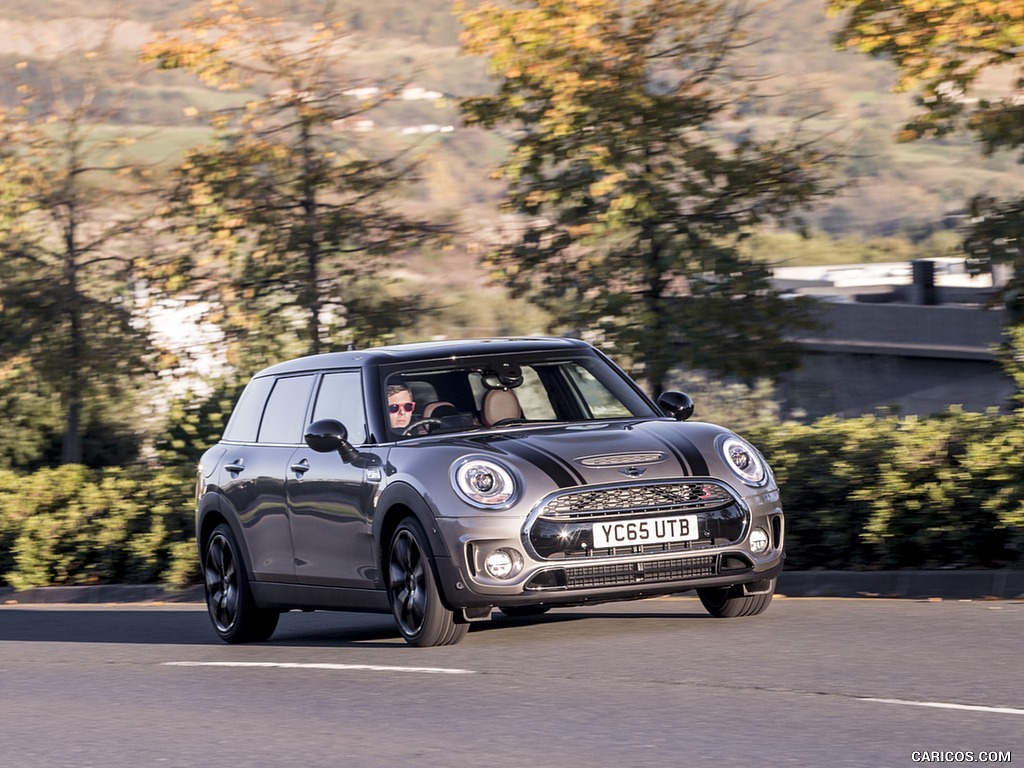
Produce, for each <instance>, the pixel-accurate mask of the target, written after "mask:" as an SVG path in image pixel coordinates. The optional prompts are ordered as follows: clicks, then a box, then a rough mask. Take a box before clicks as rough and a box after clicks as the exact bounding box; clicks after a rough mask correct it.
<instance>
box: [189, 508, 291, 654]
mask: <svg viewBox="0 0 1024 768" xmlns="http://www.w3.org/2000/svg"><path fill="white" fill-rule="evenodd" d="M203 551H204V555H203V581H204V582H205V583H206V608H207V610H208V611H209V613H210V621H212V622H213V628H214V630H215V631H216V632H217V635H218V636H219V637H220V639H221V640H223V641H224V642H225V643H261V642H263V641H264V640H268V639H270V636H271V635H272V634H274V630H275V629H276V628H277V621H278V619H279V618H280V617H281V614H280V613H279V612H278V611H272V610H269V609H266V608H258V607H257V606H256V602H255V601H254V600H253V596H252V590H251V589H250V588H249V576H248V573H247V572H246V569H245V560H244V559H243V558H242V554H241V550H240V549H239V547H238V544H237V543H236V542H235V536H234V534H233V533H232V532H231V528H230V527H229V526H228V525H227V524H226V523H221V524H220V525H218V526H217V527H216V528H214V529H213V533H212V534H210V538H209V540H208V541H207V542H206V546H205V547H204V548H203Z"/></svg>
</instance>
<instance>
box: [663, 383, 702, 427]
mask: <svg viewBox="0 0 1024 768" xmlns="http://www.w3.org/2000/svg"><path fill="white" fill-rule="evenodd" d="M658 407H660V408H661V410H662V411H664V412H665V414H666V415H667V416H671V417H672V418H673V419H675V420H676V421H686V420H687V419H688V418H690V417H691V416H693V409H694V405H693V398H692V397H690V396H689V395H687V394H685V393H684V392H675V391H673V390H670V391H668V392H662V393H661V396H660V397H659V398H658Z"/></svg>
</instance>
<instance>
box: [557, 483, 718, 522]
mask: <svg viewBox="0 0 1024 768" xmlns="http://www.w3.org/2000/svg"><path fill="white" fill-rule="evenodd" d="M732 501H733V499H732V496H730V495H729V492H728V491H727V490H725V488H723V487H722V486H720V485H716V484H714V483H706V482H704V483H667V484H661V485H623V486H616V487H614V488H598V489H594V490H589V491H578V492H575V493H566V494H562V495H560V496H556V497H554V498H552V499H551V500H549V501H548V503H547V504H545V505H544V507H543V508H542V509H541V510H540V516H541V517H544V518H547V519H550V520H579V519H583V518H591V519H593V518H607V517H614V516H617V515H626V514H629V515H632V514H635V513H637V512H668V511H674V510H685V511H692V510H697V509H706V508H709V507H718V506H721V505H723V504H730V503H732Z"/></svg>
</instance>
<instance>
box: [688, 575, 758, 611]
mask: <svg viewBox="0 0 1024 768" xmlns="http://www.w3.org/2000/svg"><path fill="white" fill-rule="evenodd" d="M774 594H775V579H772V584H771V588H770V589H769V590H768V591H767V592H764V593H762V594H759V595H744V594H743V587H742V586H740V585H737V586H734V587H709V588H707V589H698V590H697V597H699V598H700V601H701V603H703V605H704V608H705V609H706V610H707V612H708V613H710V614H711V615H712V616H714V617H715V618H716V619H735V618H739V617H740V616H757V614H759V613H764V612H765V610H767V608H768V606H769V604H771V602H772V596H773V595H774Z"/></svg>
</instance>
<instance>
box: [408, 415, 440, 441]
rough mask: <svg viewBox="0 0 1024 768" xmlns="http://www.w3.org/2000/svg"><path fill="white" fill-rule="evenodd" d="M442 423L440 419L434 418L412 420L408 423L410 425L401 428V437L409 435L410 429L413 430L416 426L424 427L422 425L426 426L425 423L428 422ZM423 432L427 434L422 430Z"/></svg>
mask: <svg viewBox="0 0 1024 768" xmlns="http://www.w3.org/2000/svg"><path fill="white" fill-rule="evenodd" d="M443 423H444V422H442V421H441V420H440V419H434V418H430V419H420V420H419V421H414V422H413V423H412V424H410V425H409V426H408V427H406V428H405V429H403V430H402V436H403V437H405V436H408V435H411V434H412V431H413V430H414V429H416V427H424V426H426V425H428V424H443ZM423 434H427V433H426V432H424V433H423Z"/></svg>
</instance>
